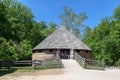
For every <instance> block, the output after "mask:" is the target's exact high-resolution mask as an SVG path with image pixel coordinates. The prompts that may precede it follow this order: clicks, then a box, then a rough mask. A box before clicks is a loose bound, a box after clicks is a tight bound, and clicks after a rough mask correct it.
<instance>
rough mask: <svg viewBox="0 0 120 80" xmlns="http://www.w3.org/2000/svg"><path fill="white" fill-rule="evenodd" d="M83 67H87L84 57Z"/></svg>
mask: <svg viewBox="0 0 120 80" xmlns="http://www.w3.org/2000/svg"><path fill="white" fill-rule="evenodd" d="M84 68H87V63H86V59H84Z"/></svg>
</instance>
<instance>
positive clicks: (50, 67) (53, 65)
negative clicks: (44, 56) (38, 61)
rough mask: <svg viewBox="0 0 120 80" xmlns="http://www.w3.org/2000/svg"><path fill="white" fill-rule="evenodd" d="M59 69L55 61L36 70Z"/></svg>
mask: <svg viewBox="0 0 120 80" xmlns="http://www.w3.org/2000/svg"><path fill="white" fill-rule="evenodd" d="M52 68H59V63H58V62H57V61H56V60H53V61H50V62H49V63H48V64H45V65H43V66H38V67H37V68H36V69H52Z"/></svg>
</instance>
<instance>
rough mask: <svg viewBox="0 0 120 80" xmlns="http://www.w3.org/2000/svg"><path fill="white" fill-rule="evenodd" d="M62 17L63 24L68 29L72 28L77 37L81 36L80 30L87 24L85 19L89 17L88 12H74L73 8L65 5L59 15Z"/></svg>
mask: <svg viewBox="0 0 120 80" xmlns="http://www.w3.org/2000/svg"><path fill="white" fill-rule="evenodd" d="M59 18H60V19H61V24H62V25H64V26H65V27H66V28H67V29H68V30H70V31H71V32H72V33H73V34H75V35H76V36H77V37H79V36H80V30H82V29H83V27H84V26H85V25H84V24H83V21H84V20H86V19H87V16H86V13H85V12H83V13H79V14H76V13H74V12H73V10H72V8H68V7H66V6H65V7H63V13H62V14H61V15H60V16H59Z"/></svg>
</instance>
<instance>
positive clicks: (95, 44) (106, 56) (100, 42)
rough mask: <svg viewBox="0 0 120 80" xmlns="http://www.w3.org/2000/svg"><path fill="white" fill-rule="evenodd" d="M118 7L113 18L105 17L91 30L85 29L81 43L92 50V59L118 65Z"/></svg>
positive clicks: (119, 23)
mask: <svg viewBox="0 0 120 80" xmlns="http://www.w3.org/2000/svg"><path fill="white" fill-rule="evenodd" d="M119 18H120V5H119V6H118V7H117V8H116V9H115V10H114V13H113V16H111V17H105V18H103V19H102V20H101V22H100V23H99V25H98V26H96V27H95V28H94V29H93V30H91V29H89V28H87V29H86V31H85V34H84V38H83V41H84V42H85V43H86V44H88V45H89V46H90V47H91V48H92V50H93V59H99V60H104V61H105V62H106V64H107V65H120V19H119Z"/></svg>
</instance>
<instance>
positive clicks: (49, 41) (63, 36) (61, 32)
mask: <svg viewBox="0 0 120 80" xmlns="http://www.w3.org/2000/svg"><path fill="white" fill-rule="evenodd" d="M36 49H81V50H91V49H90V48H89V47H87V46H86V45H85V44H84V43H83V42H82V41H80V40H79V39H78V38H77V37H76V36H74V35H73V34H72V33H70V32H69V31H68V30H67V29H66V28H65V27H64V26H61V27H59V28H58V29H57V30H55V31H54V32H53V33H52V34H51V35H50V36H48V37H47V38H46V39H45V40H43V41H42V42H40V43H39V44H38V45H37V46H36V47H34V48H33V50H36Z"/></svg>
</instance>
